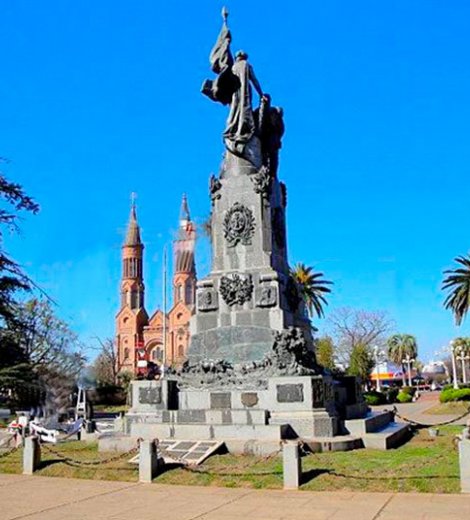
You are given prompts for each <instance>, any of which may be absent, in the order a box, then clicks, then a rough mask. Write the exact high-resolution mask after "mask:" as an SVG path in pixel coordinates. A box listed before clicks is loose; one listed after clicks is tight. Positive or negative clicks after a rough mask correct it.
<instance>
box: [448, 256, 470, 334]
mask: <svg viewBox="0 0 470 520" xmlns="http://www.w3.org/2000/svg"><path fill="white" fill-rule="evenodd" d="M454 260H455V262H457V263H458V264H459V265H460V266H461V267H457V268H456V269H448V270H446V271H444V274H447V277H446V278H445V279H444V281H443V282H442V290H443V291H448V294H447V297H446V299H445V300H444V307H445V308H446V309H449V310H451V311H452V313H453V314H454V318H455V323H456V324H457V325H460V324H461V323H462V320H463V319H464V318H465V316H466V314H467V312H468V309H469V306H470V254H468V255H467V256H458V257H457V258H455V259H454Z"/></svg>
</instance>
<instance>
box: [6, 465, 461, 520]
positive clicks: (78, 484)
mask: <svg viewBox="0 0 470 520" xmlns="http://www.w3.org/2000/svg"><path fill="white" fill-rule="evenodd" d="M0 518H1V519H2V520H16V519H23V518H28V519H31V520H39V519H44V520H46V519H47V520H95V519H96V520H104V519H107V520H108V519H109V520H146V519H149V520H150V519H152V520H160V519H161V520H163V519H167V520H196V519H198V520H205V519H207V520H281V519H283V520H294V519H295V520H296V519H299V520H307V519H308V520H316V519H347V520H376V519H380V520H392V519H398V520H403V519H404V518H413V520H417V519H426V520H437V519H440V520H464V519H465V520H468V519H469V518H470V495H431V494H411V493H410V494H405V493H401V494H393V493H352V492H329V493H326V492H325V493H317V492H311V491H273V490H270V491H261V490H249V489H228V488H214V487H189V486H188V487H186V486H185V487H183V486H164V485H159V484H134V483H126V482H102V481H92V480H74V479H62V478H49V477H34V476H33V477H26V476H22V475H2V474H0Z"/></svg>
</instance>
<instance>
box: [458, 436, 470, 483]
mask: <svg viewBox="0 0 470 520" xmlns="http://www.w3.org/2000/svg"><path fill="white" fill-rule="evenodd" d="M459 463H460V464H459V465H460V491H461V492H462V493H470V439H465V438H464V439H462V440H461V441H460V442H459Z"/></svg>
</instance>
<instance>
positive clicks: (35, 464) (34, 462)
mask: <svg viewBox="0 0 470 520" xmlns="http://www.w3.org/2000/svg"><path fill="white" fill-rule="evenodd" d="M40 464H41V447H40V445H39V438H38V437H36V436H35V435H31V436H30V437H26V439H25V443H24V449H23V475H32V474H33V473H34V472H35V471H36V470H37V469H38V468H39V465H40Z"/></svg>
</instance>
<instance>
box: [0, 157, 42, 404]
mask: <svg viewBox="0 0 470 520" xmlns="http://www.w3.org/2000/svg"><path fill="white" fill-rule="evenodd" d="M0 162H3V163H6V162H7V161H5V159H2V158H0ZM0 199H1V201H2V207H1V208H0V393H3V394H8V395H12V394H13V395H19V393H21V392H24V391H25V390H27V389H31V388H32V387H33V386H34V384H35V375H34V374H33V373H32V371H31V370H30V366H29V360H28V357H27V355H26V353H25V352H24V351H23V349H22V347H21V345H19V344H18V341H17V335H15V334H12V331H11V327H12V326H13V327H14V328H15V330H19V329H20V328H21V325H22V324H21V322H20V320H19V319H18V316H17V312H16V311H17V304H18V297H19V295H20V293H22V292H24V291H29V290H30V289H31V287H32V285H33V284H32V282H31V280H30V279H29V278H28V277H27V276H26V274H25V273H24V272H23V270H22V269H21V267H20V266H19V265H18V263H17V262H15V261H14V260H13V259H12V258H11V257H10V255H9V254H8V252H7V251H6V249H5V246H4V240H3V239H4V234H5V232H7V231H9V232H18V231H19V227H18V219H19V216H20V214H21V213H24V212H29V213H33V214H35V213H37V212H38V211H39V206H38V205H37V204H36V202H34V200H33V199H32V198H31V197H29V196H28V195H27V194H26V193H25V192H24V190H23V188H22V187H21V186H20V185H19V184H16V183H14V182H10V181H8V180H7V179H6V177H5V176H4V175H3V173H2V172H1V171H0Z"/></svg>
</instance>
